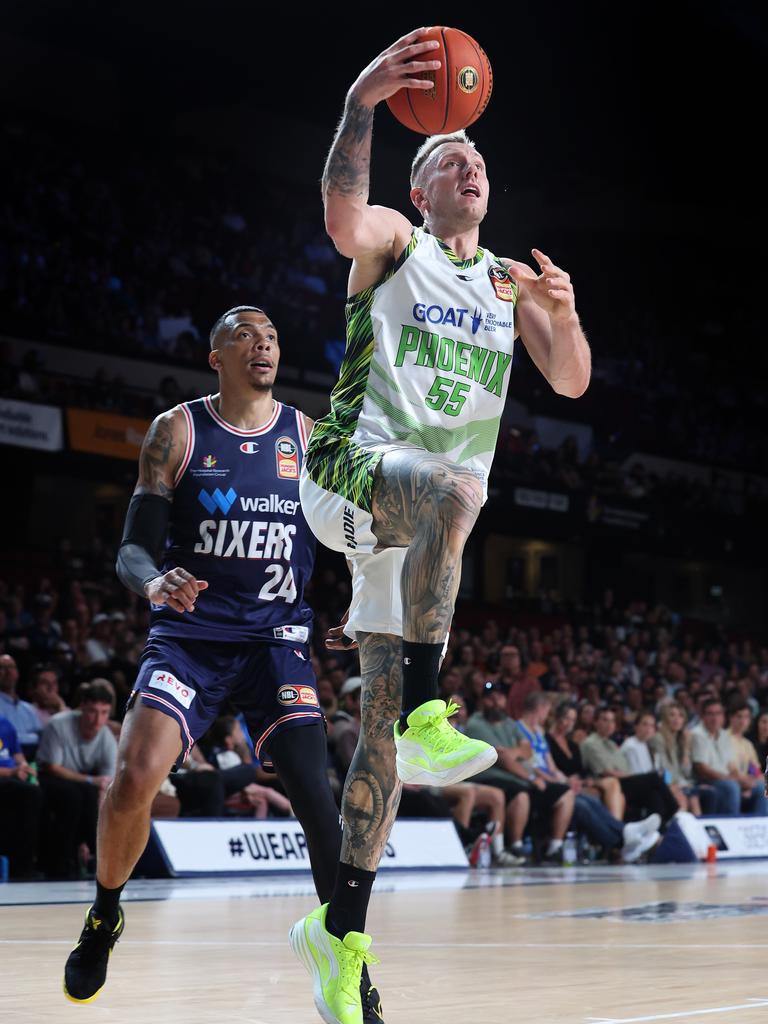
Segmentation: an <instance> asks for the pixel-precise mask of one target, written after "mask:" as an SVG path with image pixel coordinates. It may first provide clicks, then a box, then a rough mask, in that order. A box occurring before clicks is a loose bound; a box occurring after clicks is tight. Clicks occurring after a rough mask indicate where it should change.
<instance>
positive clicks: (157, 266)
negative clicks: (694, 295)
mask: <svg viewBox="0 0 768 1024" xmlns="http://www.w3.org/2000/svg"><path fill="white" fill-rule="evenodd" d="M5 141H6V142H7V144H8V146H9V148H11V147H12V149H13V152H14V153H15V155H16V159H15V160H14V163H13V166H12V167H11V169H10V175H11V178H10V181H9V183H8V185H7V187H6V189H5V191H4V195H3V201H2V203H0V299H1V300H2V304H3V308H4V318H3V325H2V327H3V331H4V333H6V334H9V335H16V336H18V337H22V338H30V339H32V340H37V341H47V342H53V343H58V344H62V345H70V346H76V347H91V348H95V349H97V350H103V351H110V352H117V353H123V354H127V355H134V356H135V355H143V356H144V357H146V358H157V359H162V360H163V361H164V362H166V363H167V362H179V363H182V364H186V365H196V366H199V365H201V361H202V360H203V359H204V358H205V355H206V351H207V345H206V335H207V332H208V330H209V328H210V324H211V323H212V322H213V320H214V319H215V317H216V316H218V315H219V314H220V312H221V310H222V309H223V308H226V307H227V306H229V305H234V304H236V303H239V302H242V301H254V300H255V299H256V298H257V299H258V302H259V303H260V304H261V305H263V306H264V307H265V308H267V309H268V310H269V311H270V313H271V314H272V316H273V317H274V319H275V322H276V323H277V324H278V325H279V327H280V330H281V336H282V338H283V345H284V359H285V360H286V361H287V362H289V363H291V364H292V365H294V366H297V367H302V368H313V369H315V370H321V371H325V372H326V373H328V372H333V371H335V370H336V369H337V368H338V364H339V361H340V358H341V355H342V352H343V333H344V322H343V303H344V295H345V291H346V280H347V270H348V267H347V261H346V260H344V259H342V258H341V257H340V256H339V255H338V254H337V253H336V252H335V251H334V249H333V246H332V245H331V244H330V242H329V240H328V238H327V237H326V235H325V232H324V230H323V225H322V218H321V210H320V203H319V198H318V196H317V193H316V191H315V189H314V187H312V186H310V185H309V183H308V184H307V186H306V187H301V186H299V185H297V184H296V183H291V184H290V185H289V184H287V183H286V182H284V181H281V180H280V179H279V178H276V177H275V176H274V175H272V174H271V173H265V171H264V168H263V167H259V166H254V165H252V164H248V163H247V162H246V161H245V159H242V160H240V161H238V160H237V159H232V158H229V159H227V160H224V159H222V158H221V157H220V156H217V155H215V154H212V153H201V152H197V153H196V154H195V155H190V154H181V153H177V154H175V155H173V156H169V157H165V158H164V159H162V160H154V161H148V160H147V157H146V154H145V153H140V152H136V153H135V154H132V153H131V152H126V151H125V150H123V153H122V157H121V161H120V164H119V166H115V165H113V164H111V165H110V166H109V168H108V169H105V168H104V167H103V165H102V164H101V163H100V160H99V155H100V154H98V153H93V152H91V151H90V149H89V147H88V144H87V140H81V143H82V144H80V145H78V144H77V143H76V141H75V139H74V138H73V137H70V136H68V135H67V133H66V132H63V133H61V134H60V135H57V129H56V127H55V126H51V127H50V130H49V132H48V133H47V134H46V136H45V137H41V136H40V135H39V134H38V133H37V132H36V131H35V130H34V129H33V128H32V127H30V126H29V125H28V124H26V123H25V122H24V120H23V119H22V118H18V119H17V120H16V121H15V122H14V123H13V125H12V126H11V127H8V126H6V128H5ZM591 244H594V240H592V241H591V242H590V240H588V239H584V240H583V251H582V259H583V261H584V266H590V265H591V264H592V257H593V253H592V252H591V251H590V248H589V247H590V245H591ZM598 262H599V260H598ZM574 270H576V271H577V272H578V268H574ZM627 299H628V297H627V296H624V303H626V301H627ZM634 301H636V302H637V308H636V309H635V310H634V311H633V310H629V309H627V308H626V306H625V305H622V308H621V311H620V312H621V316H620V317H619V318H618V320H617V316H616V315H614V313H613V312H612V311H611V309H610V308H609V303H608V297H607V296H606V295H605V294H601V296H600V303H601V309H602V313H603V318H601V319H598V318H597V316H596V317H595V319H596V327H595V328H594V330H593V334H591V339H592V343H593V345H594V346H595V349H596V352H597V353H599V359H596V360H595V367H594V373H593V378H592V383H591V386H590V389H589V390H588V392H587V394H586V395H585V396H584V397H583V398H582V399H581V400H580V402H579V407H578V410H576V409H572V410H571V409H569V415H577V416H579V417H580V418H581V419H582V420H583V421H585V422H589V423H591V424H592V425H593V426H594V428H595V430H596V434H597V437H598V439H599V441H600V443H601V445H606V446H608V447H610V448H611V449H612V452H613V456H614V461H615V459H616V458H618V460H619V461H622V460H623V456H624V455H625V454H626V453H628V452H631V451H633V450H648V451H651V452H659V453H664V454H668V455H672V456H677V457H681V458H693V459H696V460H699V461H702V462H708V463H714V464H717V465H720V466H724V467H737V468H741V469H745V470H749V471H752V472H765V471H766V470H768V444H766V440H767V438H766V432H765V422H766V417H765V398H764V397H763V391H762V390H761V389H759V388H755V387H754V384H755V381H754V380H753V379H751V378H750V379H749V380H746V379H743V378H742V376H740V374H741V371H740V369H739V364H738V361H728V360H726V359H724V358H722V355H721V352H720V350H721V349H722V347H723V346H722V344H717V345H715V344H713V339H715V338H718V339H720V338H721V336H723V335H726V336H727V332H728V330H732V331H740V332H741V333H743V332H744V330H745V326H744V324H740V323H739V322H738V319H735V320H734V322H733V323H731V324H729V325H724V324H722V323H717V324H710V323H697V322H690V320H689V319H685V318H683V319H681V318H680V314H679V311H677V312H676V311H675V307H674V306H673V307H672V308H671V309H663V308H662V303H663V301H664V296H662V295H657V296H656V305H657V306H658V314H657V315H658V318H659V323H650V322H648V316H649V311H648V307H647V303H646V302H645V301H644V298H643V296H642V293H640V294H639V295H638V296H637V297H636V299H635V300H634ZM617 312H618V311H617ZM737 314H738V309H736V310H735V311H734V312H733V314H732V315H733V316H734V317H737ZM686 316H687V314H686ZM608 323H610V325H611V326H610V334H609V335H608V334H606V331H607V325H608ZM674 330H681V331H686V341H685V344H683V345H682V346H681V345H679V344H678V343H677V339H676V338H675V337H674V335H672V336H670V331H672V332H674ZM699 341H700V345H699ZM107 383H108V384H109V386H108V387H105V385H106V384H107ZM69 386H70V388H74V386H75V385H74V384H73V383H70V385H69ZM95 387H96V390H97V391H98V390H99V389H100V390H101V392H102V394H101V399H100V400H102V401H105V402H111V403H113V404H116V405H117V406H118V407H122V406H123V405H124V404H125V396H124V395H122V394H121V392H122V390H123V385H122V382H120V381H116V382H115V381H110V382H106V381H97V382H95ZM747 390H748V391H749V393H750V396H751V400H750V402H749V403H746V402H744V401H742V399H741V395H743V394H744V393H745V392H746V391H747ZM511 393H512V394H513V395H515V396H517V397H518V399H519V400H521V401H523V402H524V403H525V404H526V405H527V406H529V407H530V408H531V409H532V410H533V411H534V412H544V413H546V412H551V413H552V414H553V415H555V416H560V417H562V416H563V405H562V399H558V398H557V396H555V395H554V394H553V393H552V392H551V391H550V390H549V389H548V388H547V387H546V386H545V384H544V381H543V379H542V378H541V375H540V374H539V373H538V371H537V370H536V369H535V367H534V366H533V364H532V363H531V362H530V360H528V359H526V358H522V357H521V358H518V357H516V359H515V369H514V380H513V383H512V388H511ZM703 397H705V399H706V410H705V414H703V413H702V406H701V403H702V398H703ZM637 486H638V487H643V486H644V482H643V481H642V480H638V482H637Z"/></svg>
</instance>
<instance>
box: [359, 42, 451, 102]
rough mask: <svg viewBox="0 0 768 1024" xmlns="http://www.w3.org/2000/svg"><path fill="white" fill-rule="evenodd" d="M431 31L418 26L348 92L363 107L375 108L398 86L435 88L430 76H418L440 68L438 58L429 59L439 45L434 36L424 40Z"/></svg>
mask: <svg viewBox="0 0 768 1024" xmlns="http://www.w3.org/2000/svg"><path fill="white" fill-rule="evenodd" d="M428 31H429V29H426V28H417V29H416V31H415V32H409V33H408V35H405V36H403V37H402V38H401V39H398V40H397V42H396V43H393V44H392V45H391V46H388V47H387V49H386V50H384V51H383V52H382V53H380V54H379V56H378V57H376V59H375V60H372V61H371V63H370V64H369V65H368V67H367V68H366V69H365V70H364V71H361V72H360V74H359V75H358V77H357V80H356V81H355V83H354V85H353V86H352V88H351V89H350V90H349V95H350V96H351V97H353V98H354V99H356V100H357V102H358V103H361V104H362V105H363V106H364V107H375V106H376V104H377V103H380V102H381V100H385V99H387V98H388V97H389V96H394V94H395V93H396V92H397V91H398V89H424V90H426V89H432V88H434V85H435V83H434V82H433V81H431V80H430V79H429V78H419V75H422V74H423V73H424V72H425V71H436V70H437V69H438V68H439V67H440V61H439V60H432V59H430V54H431V51H432V50H436V49H437V48H438V47H439V45H440V44H439V43H438V41H437V40H435V39H426V40H425V39H423V36H424V34H425V33H426V32H428Z"/></svg>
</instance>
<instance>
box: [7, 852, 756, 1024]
mask: <svg viewBox="0 0 768 1024" xmlns="http://www.w3.org/2000/svg"><path fill="white" fill-rule="evenodd" d="M766 882H768V862H764V861H752V862H741V863H734V862H731V863H730V864H726V863H723V862H721V863H719V864H716V865H692V866H688V865H685V866H682V865H666V866H664V867H651V866H640V867H633V868H596V867H592V868H571V869H563V870H557V869H545V870H536V871H526V870H519V869H518V870H514V869H513V870H506V871H493V870H489V871H466V872H451V873H442V872H433V873H411V874H403V875H400V874H396V873H394V872H393V873H389V874H387V873H382V875H381V876H380V878H379V880H378V881H377V883H376V888H375V889H374V898H373V900H372V904H371V913H370V917H369V929H370V931H371V933H372V934H373V936H374V946H373V949H374V951H375V952H376V954H377V955H378V956H379V957H380V959H381V963H380V964H379V965H377V966H375V967H373V968H372V970H371V973H372V977H373V978H374V980H375V982H376V983H377V985H378V986H379V989H380V991H381V994H382V1003H383V1007H384V1011H385V1019H386V1021H387V1024H432V1022H434V1024H467V1022H470V1024H528V1022H530V1024H635V1022H637V1024H639V1022H641V1021H681V1022H683V1024H685V1022H688V1021H691V1022H694V1024H695V1022H697V1021H701V1022H704V1024H757V1022H758V1021H759V1022H761V1024H763V1022H765V1021H768V970H767V969H766V964H767V962H768V930H767V926H768V891H767V889H766ZM91 894H92V886H91V885H88V884H86V883H68V884H34V885H33V884H18V885H13V884H6V885H0V986H1V989H2V1004H1V1006H2V1008H1V1009H0V1022H2V1024H9V1022H12V1024H54V1022H55V1024H69V1022H74V1021H77V1022H86V1024H87V1022H92V1024H102V1022H105V1024H106V1022H109V1024H144V1022H153V1024H154V1022H155V1021H158V1022H161V1024H182V1022H183V1024H317V1022H318V1021H319V1020H320V1017H319V1016H318V1015H317V1013H316V1011H315V1009H314V1006H313V1004H312V998H311V986H310V981H309V976H308V975H307V974H306V972H305V971H304V968H303V967H302V966H301V965H300V964H299V963H298V962H297V961H296V960H294V958H293V954H292V953H291V951H290V948H289V946H288V943H287V940H286V936H287V932H288V928H289V927H290V925H291V924H292V923H293V921H295V920H296V919H297V918H298V917H300V916H302V915H303V914H304V913H306V912H307V910H308V908H310V907H311V906H313V905H314V901H313V891H312V888H311V884H310V882H309V881H308V879H307V878H304V877H303V878H301V879H300V880H281V879H279V878H278V879H274V878H272V879H255V880H251V879H242V878H240V879H221V880H211V879H207V880H201V879H189V880H174V881H152V882H136V883H131V885H130V886H129V887H128V889H127V890H126V901H125V904H124V905H125V908H126V929H125V933H124V936H123V938H122V940H121V941H120V942H119V944H118V945H117V947H116V949H115V953H114V955H113V957H112V961H111V965H110V976H109V980H108V983H107V986H106V988H105V989H104V991H103V992H102V993H101V995H100V996H99V998H98V1000H97V1001H96V1002H94V1003H93V1004H90V1005H87V1006H75V1005H72V1004H70V1003H68V1002H67V1001H66V1000H65V999H64V997H63V995H62V991H61V976H62V967H63V963H64V960H65V958H66V955H67V953H68V952H69V949H70V948H71V946H72V945H73V943H74V941H75V939H76V937H77V935H78V934H79V930H80V927H81V925H82V918H83V912H84V907H85V905H86V904H87V902H88V901H89V900H90V898H91Z"/></svg>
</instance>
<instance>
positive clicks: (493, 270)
mask: <svg viewBox="0 0 768 1024" xmlns="http://www.w3.org/2000/svg"><path fill="white" fill-rule="evenodd" d="M488 277H490V279H491V284H492V285H493V290H494V291H495V292H496V298H497V299H501V301H502V302H514V301H515V286H514V284H513V283H512V279H511V278H510V276H509V274H508V273H507V271H506V270H505V269H504V267H498V266H494V267H489V268H488Z"/></svg>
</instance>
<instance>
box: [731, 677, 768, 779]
mask: <svg viewBox="0 0 768 1024" xmlns="http://www.w3.org/2000/svg"><path fill="white" fill-rule="evenodd" d="M751 724H752V710H751V708H750V706H749V704H748V702H747V701H746V700H745V699H744V698H742V697H735V698H733V699H732V700H731V702H730V703H729V705H728V734H729V735H730V737H731V740H732V742H733V748H734V750H735V752H736V769H737V771H738V772H739V773H740V774H741V775H751V776H752V778H753V779H760V778H761V777H762V774H763V769H762V766H761V764H760V761H759V760H758V757H757V751H756V750H755V748H754V747H753V746H752V741H751V740H748V739H747V735H746V734H747V732H748V731H749V727H750V725H751Z"/></svg>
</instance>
